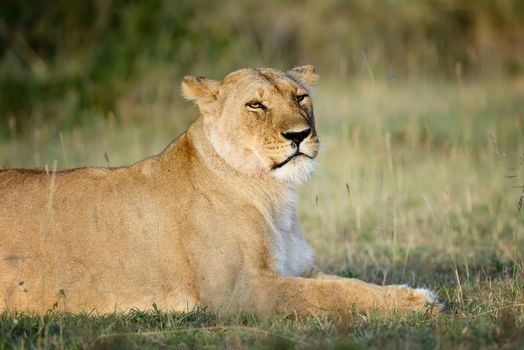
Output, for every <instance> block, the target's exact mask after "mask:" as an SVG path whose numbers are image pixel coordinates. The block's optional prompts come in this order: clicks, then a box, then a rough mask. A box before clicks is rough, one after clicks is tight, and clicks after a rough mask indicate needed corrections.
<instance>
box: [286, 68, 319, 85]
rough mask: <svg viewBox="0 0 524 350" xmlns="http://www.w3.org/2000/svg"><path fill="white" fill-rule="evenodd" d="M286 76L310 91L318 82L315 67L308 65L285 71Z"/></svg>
mask: <svg viewBox="0 0 524 350" xmlns="http://www.w3.org/2000/svg"><path fill="white" fill-rule="evenodd" d="M287 74H289V76H291V77H292V78H293V79H295V80H297V81H298V82H299V83H301V84H303V85H304V86H305V87H306V88H308V89H312V88H313V87H314V86H315V84H316V82H317V80H318V75H317V73H316V72H315V67H313V66H312V65H310V64H307V65H305V66H298V67H295V68H293V69H290V70H288V71H287Z"/></svg>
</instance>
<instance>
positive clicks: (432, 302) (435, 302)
mask: <svg viewBox="0 0 524 350" xmlns="http://www.w3.org/2000/svg"><path fill="white" fill-rule="evenodd" d="M397 288H398V289H397V290H396V293H395V294H396V295H395V296H396V298H395V299H396V300H395V301H396V302H395V306H396V308H397V309H405V310H420V311H429V312H431V313H433V314H440V313H442V312H444V311H446V309H447V305H446V303H445V302H444V301H443V300H442V299H441V298H440V297H439V296H438V294H437V293H435V292H434V291H432V290H429V289H426V288H410V287H408V286H406V285H403V286H398V287H397Z"/></svg>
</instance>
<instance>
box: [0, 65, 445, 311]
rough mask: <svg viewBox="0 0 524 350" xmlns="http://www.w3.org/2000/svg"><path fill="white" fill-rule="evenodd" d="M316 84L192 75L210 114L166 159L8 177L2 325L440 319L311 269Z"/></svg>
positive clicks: (414, 301)
mask: <svg viewBox="0 0 524 350" xmlns="http://www.w3.org/2000/svg"><path fill="white" fill-rule="evenodd" d="M315 81H316V74H315V70H314V68H313V67H312V66H301V67H296V68H294V69H291V70H289V71H287V72H281V71H278V70H275V69H242V70H239V71H236V72H233V73H231V74H230V75H228V76H227V77H226V78H225V79H224V80H223V81H214V80H209V79H205V78H195V77H186V78H185V79H184V82H183V85H182V90H183V93H184V96H185V97H186V98H187V99H190V100H191V101H194V102H195V103H196V104H197V105H198V108H199V110H200V113H201V116H200V117H199V118H197V120H196V121H195V122H194V123H193V124H192V125H191V126H190V127H189V129H188V130H187V131H186V132H185V133H183V134H182V135H181V136H180V137H179V138H178V139H176V140H175V141H173V142H172V143H171V144H170V145H169V146H168V147H167V148H166V149H165V150H164V151H163V152H161V153H160V154H157V155H155V156H152V157H150V158H147V159H144V160H141V161H139V162H137V163H135V164H133V165H131V166H127V167H121V168H80V169H71V170H66V171H53V170H51V171H49V170H48V171H45V170H38V169H28V170H23V169H8V170H0V193H1V197H0V198H1V199H0V313H1V312H4V311H6V310H13V311H17V310H23V311H31V312H38V313H41V314H45V313H46V312H47V311H48V310H62V311H68V312H89V313H106V312H114V311H125V310H130V309H148V308H151V307H152V306H154V307H155V308H159V309H162V310H175V311H188V310H191V309H192V308H193V307H196V306H203V307H207V308H209V309H210V310H212V311H215V312H218V313H223V314H232V313H233V314H237V313H238V312H239V311H249V312H254V313H256V314H258V315H266V314H270V313H275V312H281V313H284V314H286V315H314V316H315V315H320V314H326V315H333V314H339V315H344V314H347V313H348V312H353V310H360V311H365V312H367V311H369V310H380V311H383V312H386V311H391V310H421V309H422V310H424V309H426V306H427V304H435V305H434V306H435V309H434V311H439V310H440V309H441V305H440V304H438V303H437V298H436V295H434V294H432V293H430V292H428V291H426V290H415V289H412V288H409V287H406V286H378V285H374V284H370V283H366V282H363V281H360V280H358V279H349V278H341V277H337V276H332V275H326V274H323V273H321V272H320V271H319V270H318V269H317V267H316V266H315V261H314V254H313V251H312V250H311V248H310V247H309V245H308V244H307V242H306V240H305V238H304V235H303V234H302V231H301V229H300V225H299V222H298V216H297V206H296V192H295V189H294V184H295V183H300V182H305V181H307V179H308V178H309V177H310V176H311V173H312V172H313V169H314V160H313V159H314V158H315V157H316V155H317V152H318V147H319V142H318V137H317V135H316V130H315V123H314V116H313V104H312V100H311V97H310V94H311V88H312V86H313V84H314V83H315ZM306 95H308V96H306ZM299 96H301V97H300V98H299ZM252 101H259V102H257V103H261V104H262V103H263V105H264V106H265V107H264V108H265V109H264V110H261V109H257V108H253V107H252V106H258V105H256V104H253V103H251V102H252ZM250 106H251V107H250ZM305 130H310V132H309V134H307V136H306V133H305ZM297 132H304V133H302V134H301V135H303V136H304V138H303V139H302V137H301V139H300V140H298V139H296V138H295V139H294V141H291V140H292V139H291V138H290V137H289V136H290V134H289V133H295V136H296V133H297ZM286 135H287V136H286ZM299 141H300V142H299ZM297 151H298V152H300V153H302V154H304V155H299V156H297V157H295V158H293V157H292V156H293V155H294V154H300V153H296V152H297Z"/></svg>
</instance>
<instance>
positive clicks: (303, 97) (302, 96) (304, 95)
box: [297, 94, 308, 103]
mask: <svg viewBox="0 0 524 350" xmlns="http://www.w3.org/2000/svg"><path fill="white" fill-rule="evenodd" d="M306 97H308V95H307V94H302V95H298V96H297V102H298V103H300V102H302V101H303V100H304V99H305V98H306Z"/></svg>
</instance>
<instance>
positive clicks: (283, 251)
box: [270, 190, 315, 276]
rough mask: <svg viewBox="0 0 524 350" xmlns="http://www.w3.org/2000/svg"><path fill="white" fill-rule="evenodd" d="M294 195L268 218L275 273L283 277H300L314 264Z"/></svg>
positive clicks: (292, 193)
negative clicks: (301, 227) (301, 228)
mask: <svg viewBox="0 0 524 350" xmlns="http://www.w3.org/2000/svg"><path fill="white" fill-rule="evenodd" d="M295 197H296V195H295V193H294V191H292V190H290V193H289V197H288V200H287V201H286V202H285V203H284V205H282V206H281V207H280V208H278V209H277V210H276V212H275V213H273V215H272V217H271V218H270V221H271V222H270V225H271V228H272V237H271V241H272V251H271V254H272V259H273V263H274V266H275V268H276V272H277V273H278V274H279V275H284V276H300V275H302V274H303V273H304V272H306V271H310V270H311V269H312V268H313V265H314V263H315V257H314V255H313V251H312V250H311V248H310V247H309V245H308V244H307V242H306V240H305V239H304V236H303V235H302V231H301V230H300V225H299V223H298V218H297V214H296V209H295Z"/></svg>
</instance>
